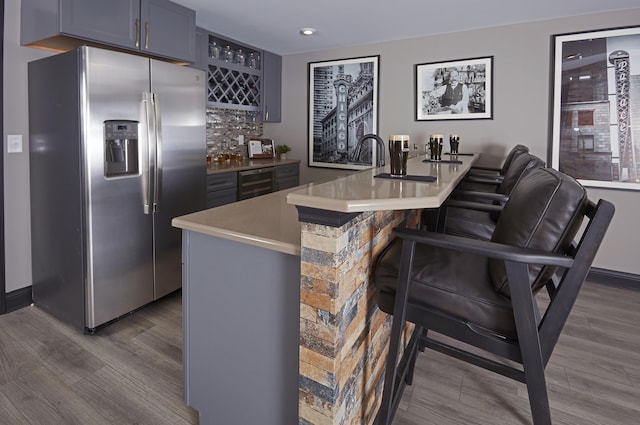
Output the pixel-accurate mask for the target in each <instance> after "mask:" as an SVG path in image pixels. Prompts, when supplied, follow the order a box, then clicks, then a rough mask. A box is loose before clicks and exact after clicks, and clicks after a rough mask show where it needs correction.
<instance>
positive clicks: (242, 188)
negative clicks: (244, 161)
mask: <svg viewBox="0 0 640 425" xmlns="http://www.w3.org/2000/svg"><path fill="white" fill-rule="evenodd" d="M273 168H274V167H263V168H254V169H251V170H248V171H229V172H225V173H219V174H210V175H208V176H207V208H213V207H219V206H221V205H225V204H230V203H232V202H236V201H239V200H241V199H246V198H251V197H253V196H258V195H263V194H266V193H270V192H272V191H274V190H275V191H278V190H283V189H289V188H292V187H296V186H298V185H299V184H300V164H298V163H292V164H284V165H276V166H275V182H274V183H273V184H272V183H271V182H273V175H274V172H273ZM267 174H268V175H269V178H268V179H266V178H265V177H264V176H266V175H267ZM263 180H265V182H266V186H265V184H264V183H263ZM267 180H268V181H267ZM263 186H264V188H263Z"/></svg>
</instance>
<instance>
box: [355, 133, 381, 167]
mask: <svg viewBox="0 0 640 425" xmlns="http://www.w3.org/2000/svg"><path fill="white" fill-rule="evenodd" d="M367 139H375V140H376V158H378V163H377V164H376V166H377V167H382V166H383V165H384V141H383V140H382V139H381V138H380V137H379V136H378V135H376V134H365V135H364V136H362V137H361V138H360V140H359V141H358V146H362V142H364V141H365V140H367Z"/></svg>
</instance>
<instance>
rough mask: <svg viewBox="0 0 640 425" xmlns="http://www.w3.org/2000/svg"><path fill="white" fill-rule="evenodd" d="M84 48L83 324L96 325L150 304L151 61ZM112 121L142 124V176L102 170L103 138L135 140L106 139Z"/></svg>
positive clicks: (139, 134)
mask: <svg viewBox="0 0 640 425" xmlns="http://www.w3.org/2000/svg"><path fill="white" fill-rule="evenodd" d="M82 50H83V54H84V56H86V60H85V61H84V73H83V77H84V84H83V85H82V86H83V87H84V90H82V93H81V97H82V110H81V116H82V118H83V119H82V123H83V125H82V129H81V132H82V140H83V144H82V155H83V157H84V158H85V165H84V170H83V173H84V175H85V176H87V178H88V184H87V185H86V191H87V193H86V195H85V199H86V200H87V201H86V205H85V206H84V208H86V217H87V227H88V232H87V238H88V239H87V241H86V244H87V259H86V261H87V266H88V267H87V274H88V276H87V297H86V298H87V300H86V302H87V305H86V313H87V314H86V316H87V317H86V327H87V328H94V327H97V326H99V325H100V324H103V323H105V322H107V321H110V320H112V319H114V318H117V317H119V316H121V315H123V314H126V313H128V312H130V311H132V310H134V309H136V308H138V307H140V306H142V305H144V304H146V303H148V302H150V301H152V300H153V257H152V240H153V239H152V236H153V233H152V228H153V221H152V216H151V215H146V214H145V211H144V198H145V193H146V192H145V189H147V187H148V183H149V181H148V178H147V170H148V168H149V164H148V161H147V159H148V156H149V151H148V149H147V141H146V140H147V138H148V134H147V131H146V128H145V125H144V123H145V121H146V119H147V118H146V114H144V105H143V98H144V94H145V93H148V92H149V60H148V59H145V58H142V57H139V56H133V55H127V54H122V53H118V52H112V51H106V50H101V49H94V48H87V47H83V48H82ZM110 120H119V121H122V122H123V123H124V122H131V125H132V126H134V127H135V126H136V125H137V127H138V128H137V140H138V143H137V146H138V158H139V161H140V164H139V167H138V168H139V170H140V172H139V173H135V174H125V175H122V176H117V175H116V176H108V174H109V173H106V172H105V163H108V161H106V160H105V152H109V150H108V149H106V148H105V146H106V145H105V141H106V140H107V139H109V138H112V139H114V138H121V139H124V137H129V138H131V139H134V138H135V137H136V135H135V134H134V133H133V131H130V132H127V131H125V133H123V134H124V135H113V134H112V133H110V134H109V135H108V134H106V133H105V132H106V131H107V130H105V128H106V125H105V122H109V121H110ZM125 130H126V129H125ZM131 130H132V129H131ZM107 159H108V158H107Z"/></svg>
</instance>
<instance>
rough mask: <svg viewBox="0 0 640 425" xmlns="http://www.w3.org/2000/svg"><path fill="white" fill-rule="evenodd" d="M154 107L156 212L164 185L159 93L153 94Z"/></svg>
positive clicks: (154, 209) (154, 203)
mask: <svg viewBox="0 0 640 425" xmlns="http://www.w3.org/2000/svg"><path fill="white" fill-rule="evenodd" d="M153 107H154V116H155V135H156V143H155V160H156V161H155V166H156V169H155V175H154V182H153V188H154V189H153V211H154V212H156V211H158V209H159V208H160V201H161V199H160V198H161V193H162V191H161V190H160V188H161V187H162V114H161V111H162V110H161V108H160V98H159V96H158V94H157V93H154V94H153Z"/></svg>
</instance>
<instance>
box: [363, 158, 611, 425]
mask: <svg viewBox="0 0 640 425" xmlns="http://www.w3.org/2000/svg"><path fill="white" fill-rule="evenodd" d="M613 214H614V206H613V205H612V204H611V203H610V202H607V201H604V200H600V201H599V202H598V203H597V205H596V204H594V203H593V202H591V201H590V200H589V199H588V198H587V192H586V190H585V189H584V188H583V187H582V186H581V185H580V184H579V183H578V182H577V181H576V180H575V179H573V178H571V177H569V176H567V175H565V174H563V173H560V172H558V171H556V170H552V169H548V168H537V169H534V170H531V171H530V172H529V173H527V174H526V175H525V176H524V177H523V178H522V180H521V181H520V182H519V183H518V184H517V185H516V187H515V188H514V190H513V191H512V193H511V196H510V197H509V200H508V201H507V203H506V205H505V207H504V208H503V210H502V213H501V214H500V217H499V219H498V222H497V224H496V227H495V231H494V232H493V235H492V238H491V240H490V241H484V240H478V239H470V238H465V237H459V236H454V235H446V234H441V233H436V232H427V231H422V230H418V229H407V228H396V229H394V234H395V235H396V236H397V238H396V239H395V240H394V241H393V242H392V243H391V244H390V245H389V246H388V247H387V248H386V249H385V251H383V253H382V254H381V255H380V256H379V258H378V259H377V261H376V265H375V269H374V271H373V278H374V282H375V286H376V288H377V291H378V292H377V299H376V302H377V305H378V306H379V308H380V309H381V310H382V311H384V312H386V313H388V314H391V315H393V320H392V327H391V337H390V343H389V354H388V356H387V369H386V373H385V382H384V389H383V397H382V405H381V407H380V411H379V413H378V417H377V420H376V423H377V424H378V425H381V424H385V425H386V424H390V423H391V421H392V418H393V416H394V414H395V411H396V409H397V406H398V403H399V401H400V398H401V396H402V391H403V389H404V387H405V385H407V384H409V385H410V384H411V380H412V375H413V369H414V365H415V361H416V356H417V355H418V353H419V352H420V351H422V350H424V349H425V348H430V349H434V350H437V351H439V352H442V353H444V354H447V355H450V356H453V357H455V358H458V359H460V360H462V361H466V362H469V363H472V364H474V365H477V366H480V367H483V368H485V369H488V370H490V371H493V372H496V373H499V374H501V375H504V376H506V377H508V378H511V379H514V380H517V381H520V382H522V383H525V384H526V386H527V390H528V393H529V402H530V406H531V415H532V417H533V423H534V424H535V425H543V424H551V413H550V409H549V400H548V395H547V388H546V381H545V373H544V370H545V367H546V365H547V362H548V361H549V358H550V357H551V353H552V352H553V349H554V347H555V345H556V342H557V341H558V337H559V336H560V333H561V332H562V329H563V326H564V324H565V322H566V320H567V318H568V316H569V314H570V312H571V308H572V306H573V304H574V302H575V300H576V297H577V295H578V292H579V290H580V288H581V286H582V284H583V282H584V280H585V278H586V276H587V273H588V272H589V269H590V267H591V264H592V262H593V259H594V257H595V255H596V252H597V251H598V248H599V246H600V243H601V241H602V239H603V237H604V235H605V232H606V229H607V227H608V226H609V223H610V222H611V219H612V217H613ZM585 220H587V221H588V224H587V225H586V226H583V221H585ZM575 239H577V241H575ZM554 276H556V277H558V279H557V280H555V279H554ZM542 288H546V289H547V292H548V294H549V300H550V301H549V302H548V304H546V307H545V306H544V305H545V303H542V304H543V306H542V307H539V306H538V303H537V302H536V297H535V295H536V294H537V293H538V292H539V291H540V290H541V289H542ZM407 322H410V323H414V324H415V329H414V331H413V334H412V336H411V338H410V340H409V342H408V345H407V347H406V348H404V350H402V349H401V347H400V341H401V334H402V331H403V328H404V327H405V324H406V323H407ZM438 334H441V335H445V336H447V337H449V338H452V339H453V340H456V341H458V342H462V343H465V344H468V345H470V346H472V347H477V348H480V349H482V350H484V351H486V352H488V353H490V354H488V355H483V354H480V353H481V352H478V351H476V350H474V349H466V348H464V347H461V346H460V345H459V344H458V343H457V342H456V341H454V342H452V343H448V342H445V341H443V339H442V338H439V336H438ZM399 357H400V358H399ZM396 365H398V367H397V368H396Z"/></svg>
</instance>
